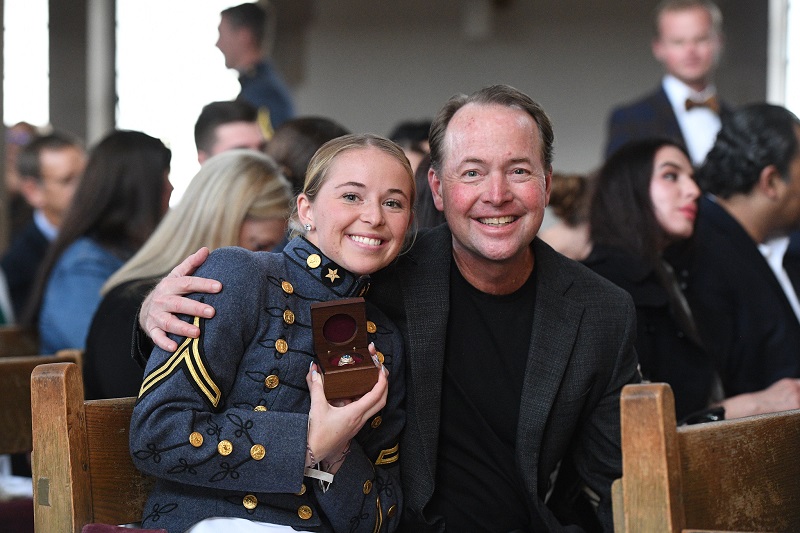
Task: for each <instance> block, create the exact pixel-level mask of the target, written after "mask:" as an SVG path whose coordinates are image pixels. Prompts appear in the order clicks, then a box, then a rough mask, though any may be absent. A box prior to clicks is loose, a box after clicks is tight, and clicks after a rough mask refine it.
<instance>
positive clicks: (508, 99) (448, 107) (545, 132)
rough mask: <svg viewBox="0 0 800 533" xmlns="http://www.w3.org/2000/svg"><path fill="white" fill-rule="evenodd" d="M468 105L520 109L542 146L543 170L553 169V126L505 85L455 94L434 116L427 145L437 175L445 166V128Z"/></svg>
mask: <svg viewBox="0 0 800 533" xmlns="http://www.w3.org/2000/svg"><path fill="white" fill-rule="evenodd" d="M467 104H478V105H501V106H505V107H512V108H517V109H521V110H522V111H525V112H526V113H528V114H529V115H530V116H531V117H532V118H533V120H534V122H536V125H537V126H538V128H539V138H540V141H541V143H542V153H541V157H542V165H543V166H544V169H545V170H546V171H548V170H550V169H551V168H552V166H553V138H554V136H553V124H552V123H551V122H550V118H549V117H548V116H547V113H545V112H544V109H542V106H540V105H539V104H537V103H536V102H534V101H533V100H531V98H530V97H529V96H528V95H527V94H525V93H523V92H522V91H519V90H517V89H515V88H513V87H509V86H508V85H491V86H489V87H484V88H483V89H481V90H479V91H476V92H474V93H472V94H471V95H469V96H467V95H465V94H457V95H455V96H453V97H452V98H450V100H448V101H447V103H445V104H444V107H442V109H441V110H440V111H439V112H438V113H437V114H436V116H435V117H434V119H433V122H432V123H431V133H430V138H429V143H430V146H431V166H432V167H433V169H434V170H435V171H436V172H437V173H440V172H441V171H442V164H443V163H444V156H445V154H444V137H445V133H446V131H447V126H448V124H450V120H452V118H453V116H454V115H455V114H456V112H457V111H458V110H459V109H461V108H462V107H464V106H465V105H467Z"/></svg>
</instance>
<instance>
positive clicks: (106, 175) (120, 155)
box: [26, 131, 172, 353]
mask: <svg viewBox="0 0 800 533" xmlns="http://www.w3.org/2000/svg"><path fill="white" fill-rule="evenodd" d="M170 159H171V152H170V150H169V149H168V148H167V147H166V146H164V144H163V143H162V142H161V141H160V140H158V139H156V138H153V137H150V136H149V135H146V134H144V133H141V132H138V131H114V132H112V133H110V134H108V135H107V136H106V137H105V138H103V139H102V140H101V141H100V142H99V143H98V144H97V146H95V148H94V149H93V150H92V152H91V154H90V157H89V162H88V164H87V166H86V170H85V172H84V176H83V178H82V180H81V183H80V185H79V186H78V189H77V191H75V196H74V197H73V200H72V204H71V206H70V209H69V211H68V212H67V215H66V217H65V219H64V223H63V224H62V226H61V229H60V231H59V234H58V237H57V238H56V240H55V241H54V242H53V244H52V246H51V247H50V250H49V251H48V255H47V257H46V258H45V261H44V263H43V264H42V268H41V271H40V272H39V278H38V280H37V283H36V287H35V289H34V293H33V295H32V299H31V301H32V306H31V308H30V309H29V310H28V314H27V320H26V322H27V323H28V324H30V325H33V324H36V323H38V330H39V338H40V342H41V346H40V352H41V353H53V352H55V351H57V350H60V349H63V348H81V349H82V348H83V347H84V344H85V341H86V334H87V332H88V330H89V324H90V322H91V320H92V316H93V315H94V312H95V310H96V309H97V306H98V304H99V303H100V287H102V285H103V283H105V281H106V279H108V277H109V276H111V274H113V273H114V271H116V270H117V269H118V268H119V267H121V266H122V265H123V263H124V262H125V261H126V260H127V259H129V258H130V257H131V256H132V255H133V254H134V253H135V252H136V250H138V249H139V247H140V246H141V245H142V244H144V242H145V241H146V240H147V239H148V237H149V236H150V234H151V233H152V232H153V230H154V229H155V227H156V226H157V225H158V222H159V221H160V220H161V217H163V216H164V213H166V211H167V209H168V208H169V197H170V194H171V193H172V185H170V183H169V168H170Z"/></svg>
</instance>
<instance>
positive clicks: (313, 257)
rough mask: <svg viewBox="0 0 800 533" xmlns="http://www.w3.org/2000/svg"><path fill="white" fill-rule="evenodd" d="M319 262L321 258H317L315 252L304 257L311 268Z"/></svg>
mask: <svg viewBox="0 0 800 533" xmlns="http://www.w3.org/2000/svg"><path fill="white" fill-rule="evenodd" d="M320 263H322V259H320V258H319V256H318V255H317V254H311V255H309V256H308V259H306V264H307V265H308V266H309V267H311V268H317V267H318V266H319V265H320Z"/></svg>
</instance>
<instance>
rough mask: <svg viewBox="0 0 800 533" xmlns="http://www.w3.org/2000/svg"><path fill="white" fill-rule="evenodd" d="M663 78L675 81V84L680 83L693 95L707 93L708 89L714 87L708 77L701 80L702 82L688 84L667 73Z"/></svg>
mask: <svg viewBox="0 0 800 533" xmlns="http://www.w3.org/2000/svg"><path fill="white" fill-rule="evenodd" d="M665 77H666V78H671V79H673V80H675V81H676V82H678V83H680V84H682V85H685V86H686V87H688V88H689V89H691V90H692V91H694V92H695V93H703V92H705V91H707V90H708V89H709V88H710V87H712V86H713V85H714V83H713V81H712V80H711V78H710V77H708V78H703V79H702V80H696V81H693V82H688V81H686V80H682V79H680V78H678V77H676V76H674V75H672V74H669V73H667V74H666V76H665Z"/></svg>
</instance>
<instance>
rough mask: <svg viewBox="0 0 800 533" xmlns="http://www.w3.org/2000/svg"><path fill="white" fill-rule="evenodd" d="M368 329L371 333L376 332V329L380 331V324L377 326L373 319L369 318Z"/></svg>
mask: <svg viewBox="0 0 800 533" xmlns="http://www.w3.org/2000/svg"><path fill="white" fill-rule="evenodd" d="M367 331H368V332H369V333H375V332H376V331H378V326H376V325H375V322H373V321H372V320H367Z"/></svg>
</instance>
